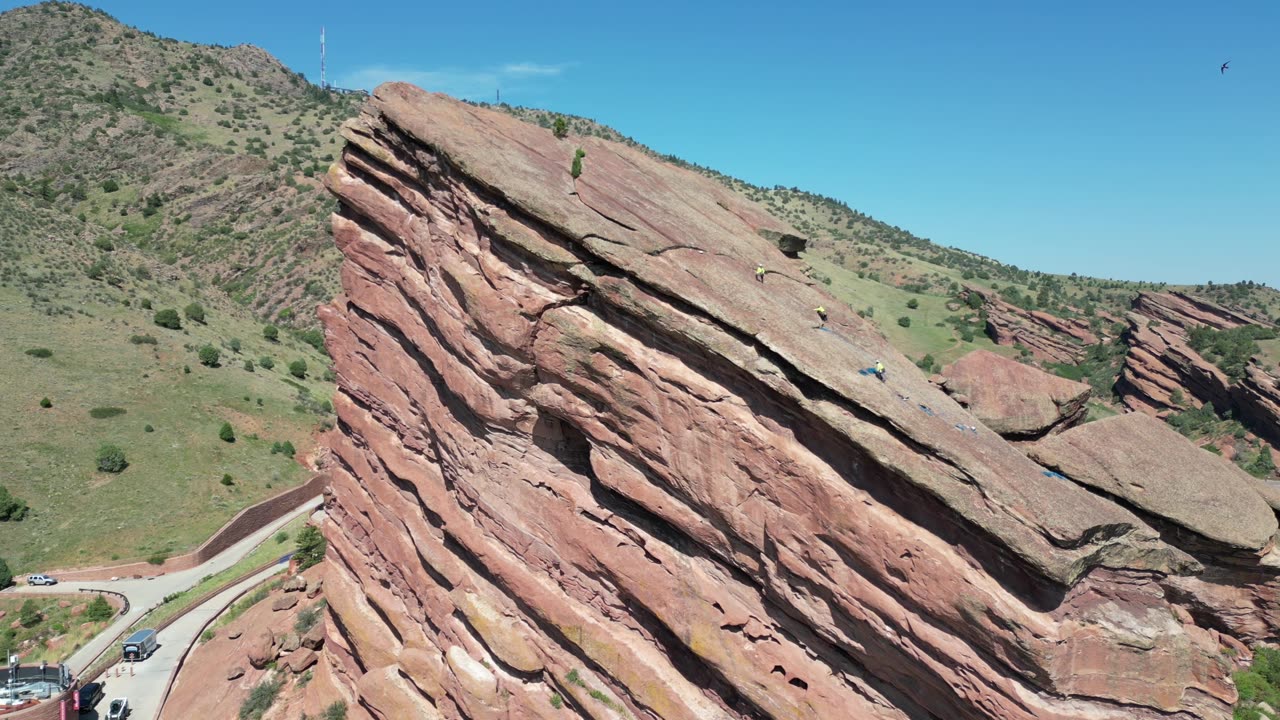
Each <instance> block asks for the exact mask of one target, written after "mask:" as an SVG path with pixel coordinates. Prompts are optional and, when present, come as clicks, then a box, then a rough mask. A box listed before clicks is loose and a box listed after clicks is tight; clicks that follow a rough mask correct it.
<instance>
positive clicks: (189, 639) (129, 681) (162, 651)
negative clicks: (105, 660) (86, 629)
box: [80, 563, 289, 720]
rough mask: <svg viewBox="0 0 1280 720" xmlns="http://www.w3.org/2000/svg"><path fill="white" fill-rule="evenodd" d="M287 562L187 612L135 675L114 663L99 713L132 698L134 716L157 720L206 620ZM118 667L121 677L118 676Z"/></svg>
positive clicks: (104, 679)
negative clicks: (167, 687)
mask: <svg viewBox="0 0 1280 720" xmlns="http://www.w3.org/2000/svg"><path fill="white" fill-rule="evenodd" d="M288 567H289V566H288V564H287V563H280V564H277V565H273V566H272V567H270V568H268V569H267V570H264V571H262V572H260V573H258V574H257V575H254V576H253V577H251V578H249V579H247V580H245V581H243V582H241V583H238V584H236V585H234V586H232V587H229V588H227V589H226V590H223V591H222V592H220V593H218V594H217V595H215V596H214V597H213V598H211V599H210V600H209V601H208V602H205V603H204V604H202V605H200V606H198V607H196V608H195V609H193V610H191V611H189V612H188V613H187V614H186V615H183V616H182V617H181V618H179V619H178V620H176V621H174V623H173V624H172V625H170V626H169V627H167V628H165V629H164V630H162V631H161V632H160V637H159V640H160V647H159V648H158V649H157V650H156V652H155V654H154V655H152V656H151V657H149V658H147V659H146V660H144V661H142V662H140V663H135V664H134V666H133V675H132V676H130V674H129V665H128V664H127V663H120V664H119V665H116V666H113V667H112V668H111V669H110V670H108V671H107V673H106V674H105V675H103V676H102V678H101V682H103V683H105V687H104V688H103V690H104V692H105V693H106V698H105V699H104V700H103V701H102V702H101V703H99V704H98V706H97V707H96V708H94V710H95V712H96V713H99V714H101V716H102V717H106V714H107V706H108V705H110V703H111V699H112V698H117V697H126V698H129V706H130V707H131V708H133V714H132V715H131V716H130V720H155V718H156V717H158V716H159V714H160V701H161V699H162V698H161V696H162V695H163V694H164V687H165V685H166V684H168V682H169V676H170V675H172V674H173V672H174V670H175V669H176V668H177V665H178V659H179V658H181V657H182V654H183V652H185V651H186V649H187V648H188V647H190V646H191V644H192V643H194V642H195V641H196V639H197V637H198V636H199V634H200V630H201V628H203V627H204V624H205V623H206V622H208V621H209V620H210V619H212V618H213V617H214V616H215V615H217V614H218V612H219V611H221V610H222V608H223V606H225V605H226V604H227V603H229V602H230V601H231V600H232V598H234V597H235V596H236V595H237V594H239V593H240V592H242V591H244V590H247V589H249V588H251V587H253V586H254V585H257V584H258V583H261V582H263V581H264V580H266V579H267V578H270V577H271V576H272V575H275V574H278V573H281V572H284V571H285V570H286V569H287V568H288ZM117 670H118V671H119V673H120V675H119V677H117V676H116V672H117ZM80 717H82V718H90V719H96V718H97V717H98V715H97V714H94V713H90V714H87V715H81V716H80Z"/></svg>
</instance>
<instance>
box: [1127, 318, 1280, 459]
mask: <svg viewBox="0 0 1280 720" xmlns="http://www.w3.org/2000/svg"><path fill="white" fill-rule="evenodd" d="M1133 307H1134V312H1131V313H1129V315H1128V321H1129V331H1128V333H1126V336H1125V340H1126V342H1127V343H1128V344H1129V354H1128V356H1127V357H1126V358H1125V364H1124V369H1123V370H1122V371H1121V374H1120V379H1119V381H1118V382H1117V383H1116V392H1117V393H1118V394H1119V395H1120V397H1121V399H1122V401H1123V402H1124V404H1125V405H1126V406H1127V407H1129V408H1130V409H1133V410H1141V411H1143V412H1146V413H1148V414H1157V415H1163V414H1165V413H1167V412H1169V411H1172V410H1175V409H1178V408H1180V407H1186V406H1190V405H1202V404H1204V403H1213V406H1214V408H1215V409H1216V410H1218V411H1219V412H1226V411H1231V413H1232V415H1233V416H1234V417H1236V418H1237V419H1239V420H1241V421H1242V422H1244V424H1245V425H1246V426H1248V427H1249V428H1250V429H1252V430H1253V431H1254V432H1256V433H1257V434H1258V435H1260V436H1262V437H1263V438H1265V439H1266V440H1267V441H1268V442H1270V443H1272V444H1280V379H1277V378H1276V377H1275V376H1274V375H1272V374H1271V373H1269V372H1267V371H1266V370H1264V369H1263V368H1262V367H1261V366H1260V365H1258V364H1257V363H1256V362H1255V363H1253V364H1251V365H1249V366H1247V367H1246V368H1245V376H1244V377H1243V378H1241V379H1240V380H1239V381H1237V382H1235V383H1234V384H1233V383H1232V381H1231V379H1230V378H1228V377H1227V376H1226V375H1225V374H1223V372H1222V371H1221V370H1219V369H1218V368H1217V367H1215V366H1214V365H1213V363H1211V362H1209V360H1207V359H1205V358H1204V357H1203V356H1201V355H1200V353H1198V352H1196V351H1195V350H1194V349H1192V348H1191V346H1190V345H1188V344H1187V330H1188V329H1189V328H1192V327H1195V326H1197V325H1208V326H1209V327H1213V328H1216V329H1219V330H1225V329H1230V328H1235V327H1242V326H1244V325H1249V324H1253V325H1263V326H1264V327H1272V326H1271V325H1269V324H1267V323H1263V322H1257V321H1254V320H1250V319H1249V318H1248V317H1246V316H1244V315H1243V314H1241V313H1238V312H1235V311H1233V310H1230V309H1228V308H1224V307H1222V306H1220V305H1216V304H1214V303H1212V302H1209V301H1207V300H1201V299H1198V298H1193V297H1191V296H1190V295H1186V294H1184V293H1140V294H1139V295H1138V297H1137V298H1135V299H1134V302H1133ZM1174 392H1179V393H1181V395H1182V402H1181V403H1179V402H1176V401H1175V400H1174V398H1173V393H1174Z"/></svg>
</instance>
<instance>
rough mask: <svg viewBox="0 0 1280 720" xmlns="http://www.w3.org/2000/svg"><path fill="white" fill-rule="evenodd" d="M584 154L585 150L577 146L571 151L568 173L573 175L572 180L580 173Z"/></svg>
mask: <svg viewBox="0 0 1280 720" xmlns="http://www.w3.org/2000/svg"><path fill="white" fill-rule="evenodd" d="M586 156H587V151H586V150H583V149H582V148H578V149H577V150H575V151H574V152H573V165H571V166H570V167H569V174H570V175H572V176H573V179H574V180H577V179H578V176H579V175H581V174H582V158H584V157H586Z"/></svg>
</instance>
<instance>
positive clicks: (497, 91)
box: [494, 89, 502, 105]
mask: <svg viewBox="0 0 1280 720" xmlns="http://www.w3.org/2000/svg"><path fill="white" fill-rule="evenodd" d="M494 92H496V93H497V94H498V97H497V102H495V103H494V105H501V104H502V90H501V89H498V90H495V91H494Z"/></svg>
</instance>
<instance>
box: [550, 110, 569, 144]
mask: <svg viewBox="0 0 1280 720" xmlns="http://www.w3.org/2000/svg"><path fill="white" fill-rule="evenodd" d="M551 134H552V135H555V136H556V137H557V138H559V139H561V140H563V139H565V138H567V137H569V123H567V122H565V119H564V118H563V117H560V116H557V117H556V121H555V122H554V123H552V124H551Z"/></svg>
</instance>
